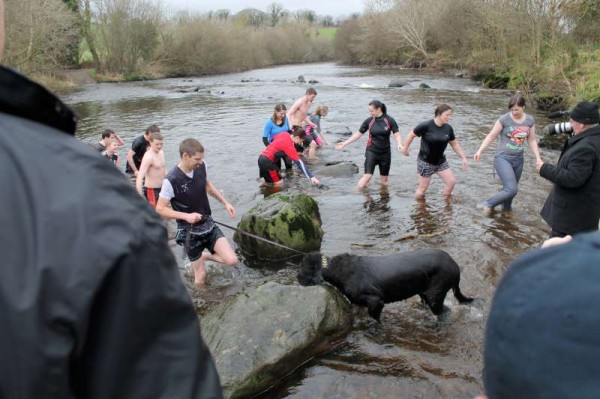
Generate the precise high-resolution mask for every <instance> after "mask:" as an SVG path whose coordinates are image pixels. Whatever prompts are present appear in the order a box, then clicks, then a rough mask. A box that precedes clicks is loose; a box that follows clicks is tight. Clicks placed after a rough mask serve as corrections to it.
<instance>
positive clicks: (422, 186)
mask: <svg viewBox="0 0 600 399" xmlns="http://www.w3.org/2000/svg"><path fill="white" fill-rule="evenodd" d="M417 176H418V178H419V186H418V187H417V191H415V198H416V199H423V198H425V193H426V192H427V189H428V188H429V184H430V183H431V176H429V177H423V176H421V175H417Z"/></svg>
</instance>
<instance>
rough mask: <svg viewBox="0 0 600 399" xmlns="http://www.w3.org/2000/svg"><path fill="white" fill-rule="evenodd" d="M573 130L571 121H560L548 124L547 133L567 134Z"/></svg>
mask: <svg viewBox="0 0 600 399" xmlns="http://www.w3.org/2000/svg"><path fill="white" fill-rule="evenodd" d="M572 131H573V127H572V126H571V122H561V123H554V124H551V125H548V134H567V133H571V132H572Z"/></svg>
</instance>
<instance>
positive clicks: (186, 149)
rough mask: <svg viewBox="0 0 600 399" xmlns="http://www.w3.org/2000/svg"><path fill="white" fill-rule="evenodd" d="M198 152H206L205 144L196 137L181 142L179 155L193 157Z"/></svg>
mask: <svg viewBox="0 0 600 399" xmlns="http://www.w3.org/2000/svg"><path fill="white" fill-rule="evenodd" d="M197 152H201V153H204V146H203V145H202V144H200V142H199V141H198V140H196V139H185V140H183V141H182V142H181V144H179V156H181V157H183V154H188V155H189V156H190V157H192V156H194V155H196V153H197Z"/></svg>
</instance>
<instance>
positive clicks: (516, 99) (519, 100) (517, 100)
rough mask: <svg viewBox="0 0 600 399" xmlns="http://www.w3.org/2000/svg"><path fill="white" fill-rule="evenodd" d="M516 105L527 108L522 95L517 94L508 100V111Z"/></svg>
mask: <svg viewBox="0 0 600 399" xmlns="http://www.w3.org/2000/svg"><path fill="white" fill-rule="evenodd" d="M515 105H518V106H519V107H525V98H524V97H523V96H521V95H520V94H515V95H514V96H512V97H511V98H509V99H508V109H511V108H512V107H514V106H515Z"/></svg>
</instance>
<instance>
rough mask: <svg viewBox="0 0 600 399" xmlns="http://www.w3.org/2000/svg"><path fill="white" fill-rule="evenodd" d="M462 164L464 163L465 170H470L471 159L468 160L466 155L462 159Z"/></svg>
mask: <svg viewBox="0 0 600 399" xmlns="http://www.w3.org/2000/svg"><path fill="white" fill-rule="evenodd" d="M462 161H463V162H462V165H463V170H468V169H469V161H468V160H467V157H464V158H463V159H462Z"/></svg>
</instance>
